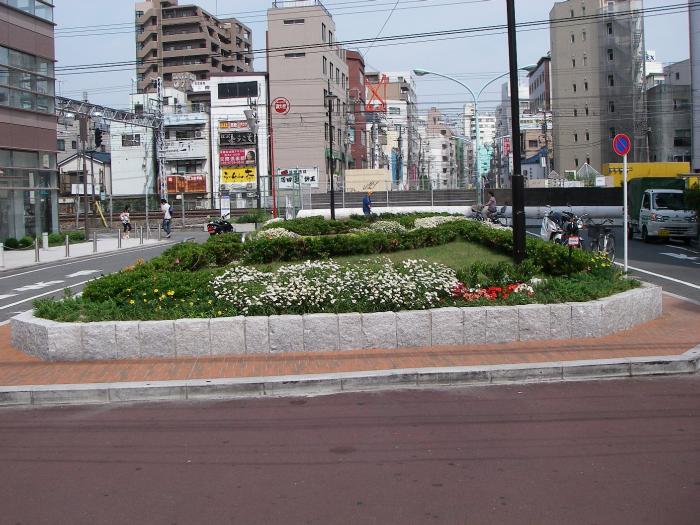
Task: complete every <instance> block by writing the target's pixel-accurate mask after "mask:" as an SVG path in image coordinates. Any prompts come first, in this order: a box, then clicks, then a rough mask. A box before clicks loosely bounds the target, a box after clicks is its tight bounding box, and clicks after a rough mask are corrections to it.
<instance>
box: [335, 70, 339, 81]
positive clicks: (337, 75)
mask: <svg viewBox="0 0 700 525" xmlns="http://www.w3.org/2000/svg"><path fill="white" fill-rule="evenodd" d="M335 83H336V84H340V69H338V68H335Z"/></svg>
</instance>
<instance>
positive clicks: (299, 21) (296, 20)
mask: <svg viewBox="0 0 700 525" xmlns="http://www.w3.org/2000/svg"><path fill="white" fill-rule="evenodd" d="M303 23H304V19H303V18H288V19H287V20H285V21H284V25H287V26H291V25H297V24H303Z"/></svg>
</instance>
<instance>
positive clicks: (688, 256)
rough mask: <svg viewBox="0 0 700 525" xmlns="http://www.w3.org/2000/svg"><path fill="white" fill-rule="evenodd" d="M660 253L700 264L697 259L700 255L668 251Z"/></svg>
mask: <svg viewBox="0 0 700 525" xmlns="http://www.w3.org/2000/svg"><path fill="white" fill-rule="evenodd" d="M659 255H665V256H667V257H673V258H674V259H680V260H681V261H690V262H694V263H695V264H700V263H697V262H695V261H697V260H698V259H700V257H693V256H692V255H686V254H684V253H668V252H660V253H659Z"/></svg>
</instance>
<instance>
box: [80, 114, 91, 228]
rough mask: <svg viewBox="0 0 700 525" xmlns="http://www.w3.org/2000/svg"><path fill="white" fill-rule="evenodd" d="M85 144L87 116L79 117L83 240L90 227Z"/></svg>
mask: <svg viewBox="0 0 700 525" xmlns="http://www.w3.org/2000/svg"><path fill="white" fill-rule="evenodd" d="M86 142H87V116H85V115H81V116H80V150H81V153H82V157H83V208H84V209H83V219H84V220H85V239H89V238H90V227H89V226H88V210H89V209H90V205H89V203H88V187H87V162H86V160H85V149H86V148H85V144H86Z"/></svg>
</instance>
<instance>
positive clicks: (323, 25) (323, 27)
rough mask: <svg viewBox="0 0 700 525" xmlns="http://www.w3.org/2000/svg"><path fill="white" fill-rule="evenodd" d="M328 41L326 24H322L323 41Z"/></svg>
mask: <svg viewBox="0 0 700 525" xmlns="http://www.w3.org/2000/svg"><path fill="white" fill-rule="evenodd" d="M325 41H326V24H321V42H325Z"/></svg>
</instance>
